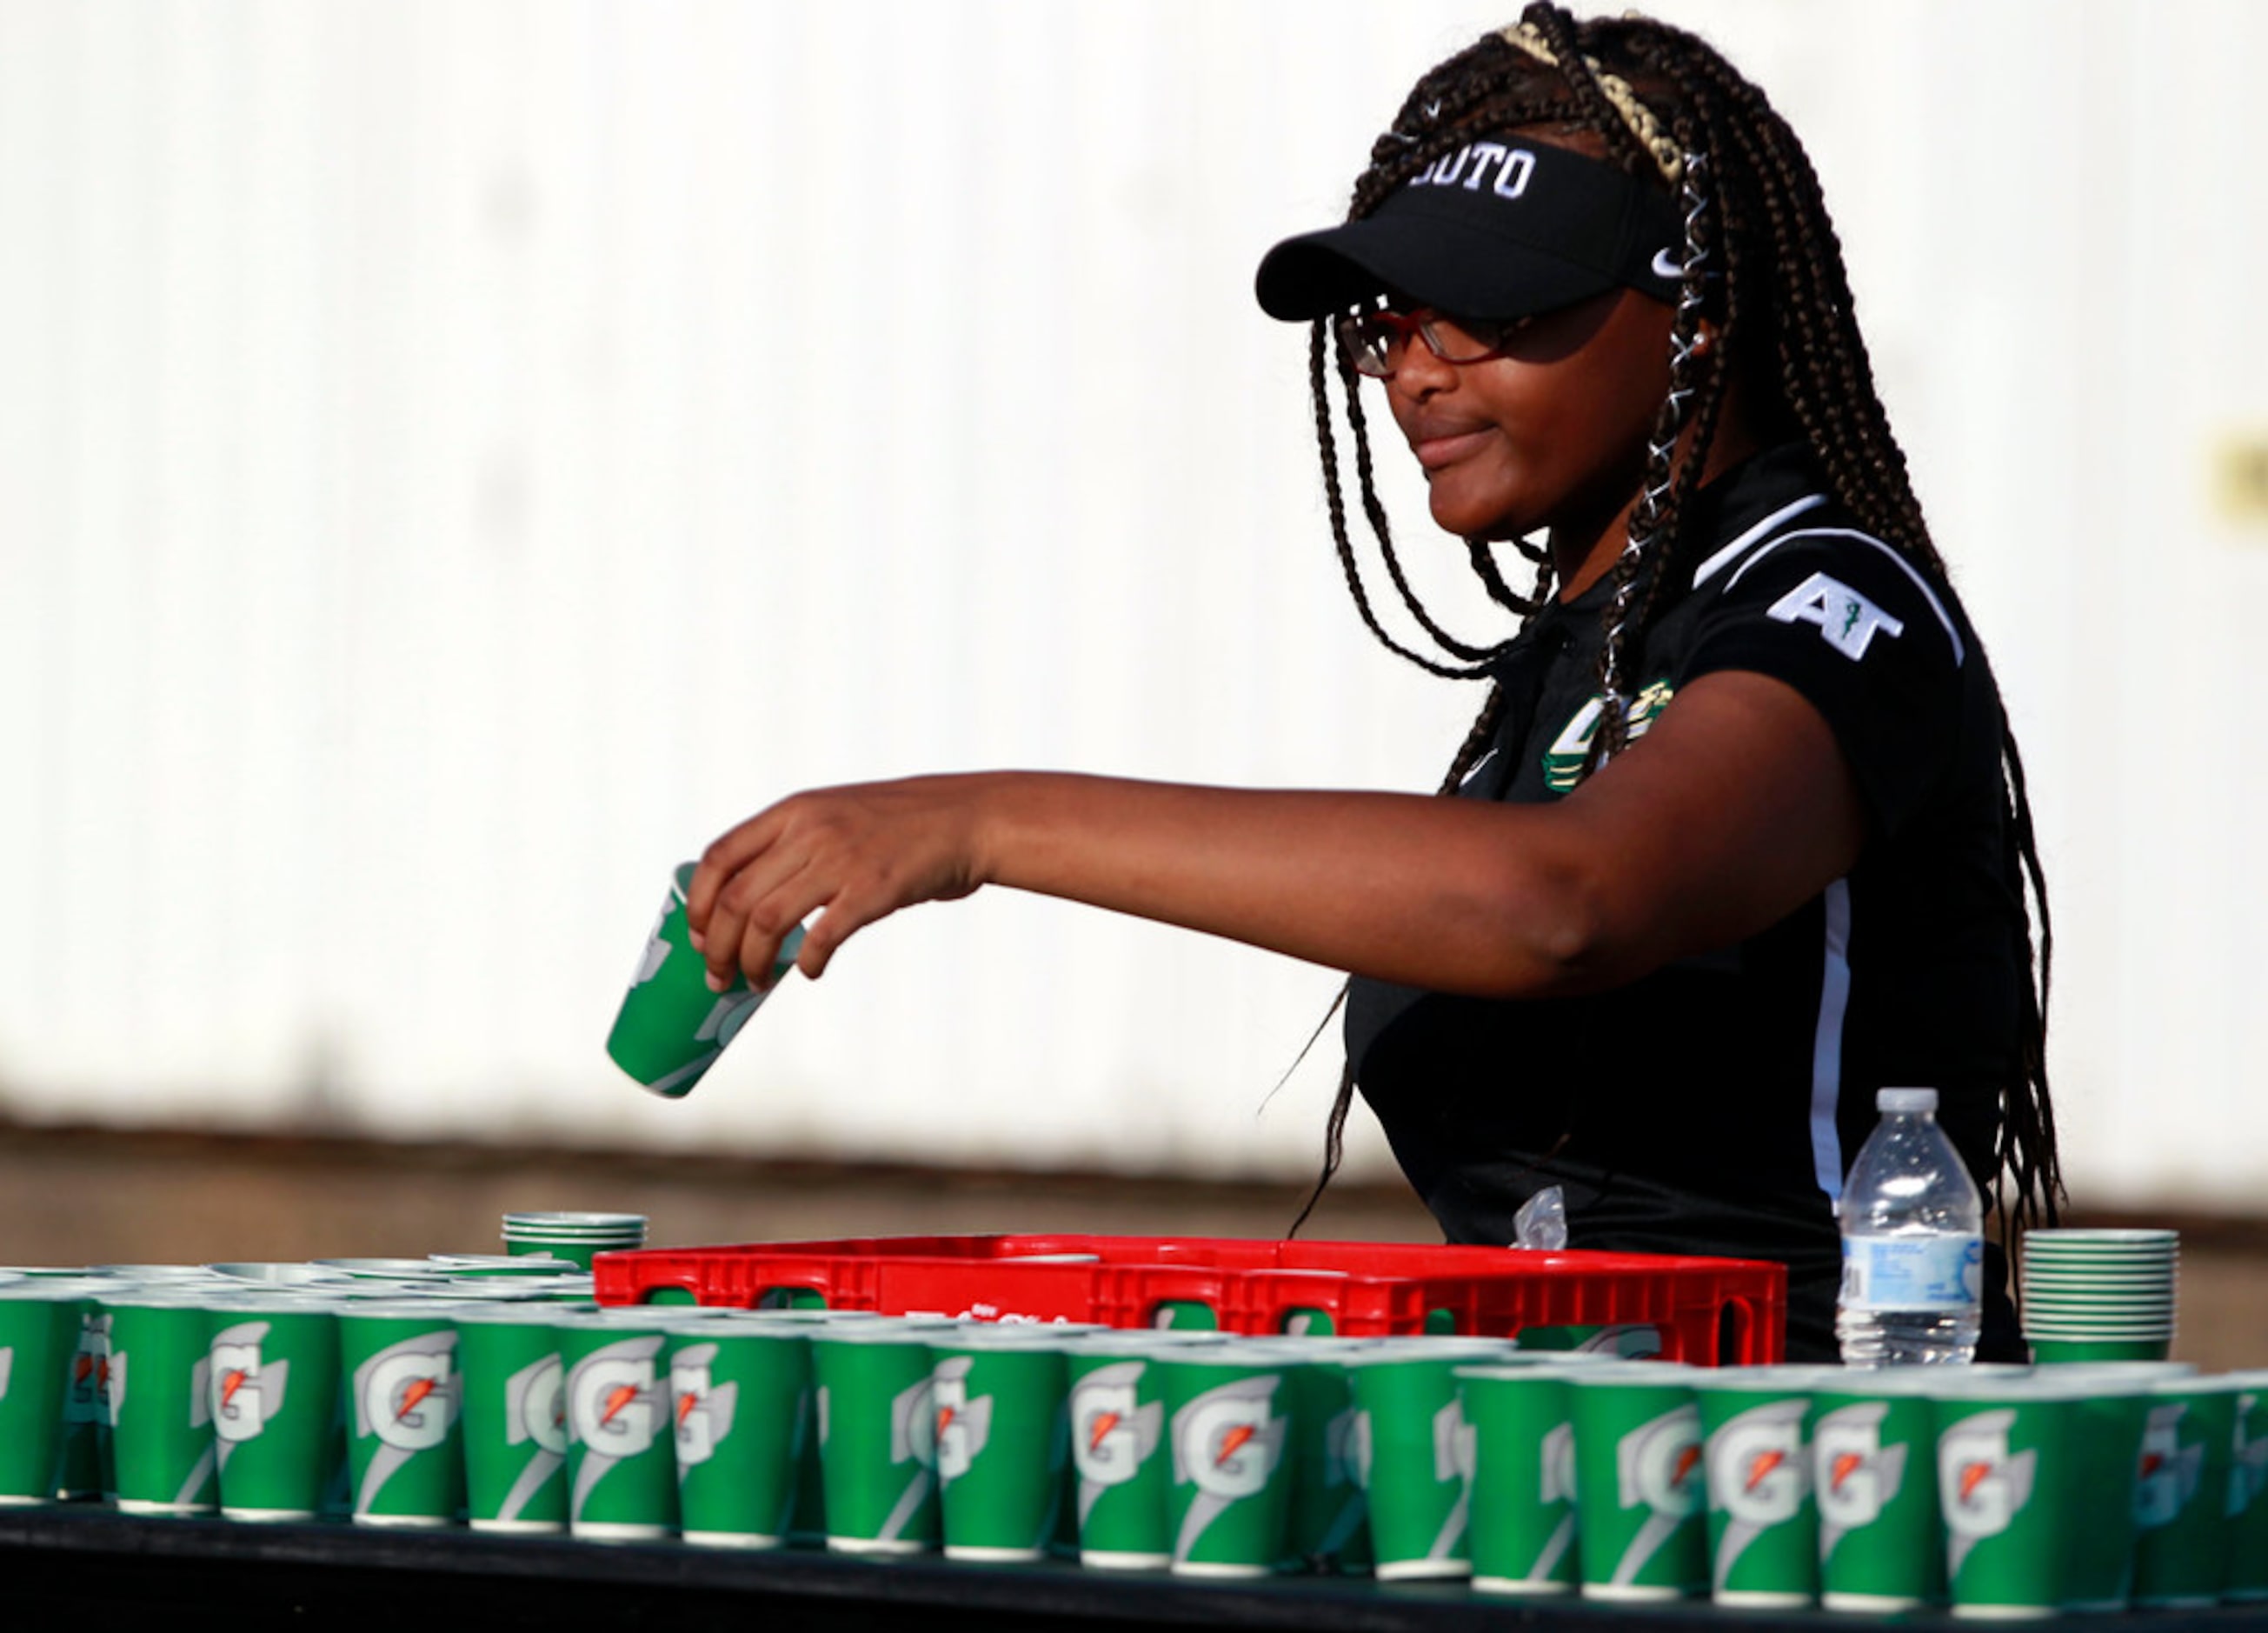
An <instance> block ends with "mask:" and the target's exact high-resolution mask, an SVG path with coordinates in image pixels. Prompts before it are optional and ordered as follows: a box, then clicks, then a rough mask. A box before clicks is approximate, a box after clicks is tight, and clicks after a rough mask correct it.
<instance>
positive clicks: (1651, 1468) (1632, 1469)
mask: <svg viewBox="0 0 2268 1633" xmlns="http://www.w3.org/2000/svg"><path fill="white" fill-rule="evenodd" d="M1700 1472H1701V1409H1700V1408H1698V1407H1696V1406H1691V1405H1687V1406H1682V1407H1677V1408H1673V1409H1672V1410H1670V1411H1668V1412H1665V1413H1663V1414H1662V1415H1661V1416H1660V1417H1657V1418H1655V1419H1654V1420H1653V1422H1650V1423H1643V1424H1640V1425H1639V1426H1638V1428H1636V1429H1633V1430H1631V1431H1630V1433H1628V1434H1626V1435H1624V1437H1622V1439H1621V1440H1620V1441H1619V1442H1617V1443H1616V1446H1615V1482H1616V1502H1617V1504H1619V1505H1620V1506H1621V1507H1623V1508H1624V1509H1636V1508H1641V1507H1642V1508H1645V1509H1646V1510H1648V1513H1647V1515H1646V1523H1645V1524H1644V1525H1643V1526H1639V1527H1638V1535H1636V1536H1635V1537H1633V1538H1631V1545H1630V1547H1629V1548H1625V1549H1624V1551H1623V1556H1622V1559H1621V1560H1620V1562H1618V1563H1616V1566H1615V1572H1614V1578H1613V1580H1614V1582H1615V1583H1616V1585H1628V1584H1629V1583H1631V1582H1633V1581H1635V1580H1637V1578H1638V1572H1640V1571H1641V1570H1645V1569H1646V1566H1647V1565H1648V1564H1649V1563H1651V1562H1652V1561H1653V1556H1654V1555H1656V1554H1658V1553H1660V1552H1661V1548H1662V1545H1663V1544H1664V1543H1666V1542H1668V1541H1669V1539H1670V1537H1671V1536H1672V1535H1674V1534H1675V1533H1676V1530H1677V1528H1678V1526H1682V1525H1683V1524H1684V1523H1685V1522H1686V1521H1687V1520H1688V1519H1690V1518H1691V1517H1692V1516H1693V1514H1694V1513H1695V1512H1696V1511H1697V1510H1698V1509H1699V1508H1700V1506H1701V1486H1702V1482H1701V1481H1700V1480H1697V1479H1695V1478H1694V1476H1695V1475H1696V1474H1699V1473H1700ZM1704 1477H1705V1476H1704Z"/></svg>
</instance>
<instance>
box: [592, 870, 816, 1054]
mask: <svg viewBox="0 0 2268 1633" xmlns="http://www.w3.org/2000/svg"><path fill="white" fill-rule="evenodd" d="M693 870H694V864H693V863H691V862H686V863H684V864H682V865H681V867H679V868H678V869H677V871H676V873H675V874H674V876H672V878H671V880H670V885H669V894H668V896H667V897H666V898H663V901H662V904H661V913H660V916H659V917H658V918H657V919H656V920H654V925H653V928H652V931H651V932H650V933H649V934H648V935H647V937H646V944H645V950H644V952H643V953H642V954H640V955H639V957H638V966H637V970H636V972H633V973H632V975H631V977H630V991H629V992H628V993H627V994H624V995H623V998H622V1009H621V1011H620V1013H618V1014H617V1015H616V1016H615V1028H614V1031H613V1032H612V1033H611V1034H609V1036H608V1038H607V1053H608V1054H610V1055H612V1056H613V1057H614V1060H615V1065H617V1066H619V1067H621V1068H622V1070H624V1071H625V1072H628V1073H629V1074H630V1075H631V1076H632V1077H634V1078H636V1079H637V1082H638V1083H641V1084H642V1085H644V1087H645V1088H646V1089H647V1090H651V1091H652V1093H655V1094H659V1095H666V1096H668V1097H671V1098H672V1099H675V1098H677V1097H681V1096H683V1095H687V1094H689V1093H691V1092H692V1090H693V1085H694V1084H696V1083H699V1082H700V1081H701V1077H702V1074H703V1073H704V1072H706V1071H707V1070H708V1069H709V1068H710V1067H711V1066H712V1065H714V1064H715V1063H716V1060H717V1057H718V1055H720V1054H722V1053H724V1052H725V1045H727V1044H729V1043H731V1042H732V1041H733V1038H735V1037H737V1036H739V1034H740V1028H741V1027H742V1026H744V1025H746V1024H747V1020H748V1017H749V1016H752V1015H754V1014H755V1012H756V1007H757V1006H758V1005H759V1004H761V1003H762V1002H763V1001H764V999H765V997H766V996H767V994H766V993H760V992H757V991H756V990H755V989H754V988H753V987H751V986H749V985H748V982H747V977H746V976H744V975H738V974H736V975H735V976H734V977H733V984H732V986H729V987H727V988H726V989H725V991H723V992H721V993H712V992H711V991H710V990H709V979H708V967H707V965H705V964H703V962H702V959H701V955H700V954H699V953H696V952H695V951H694V950H693V944H692V942H691V941H690V940H689V935H688V929H687V926H686V922H685V892H686V890H687V888H688V887H689V885H691V883H693ZM802 945H803V929H802V927H800V926H798V927H796V928H794V929H792V930H790V931H789V932H788V934H787V939H786V940H784V942H781V943H780V949H779V957H778V958H777V960H776V961H775V962H774V963H773V964H772V979H773V980H774V981H775V982H777V980H778V979H780V978H781V977H782V976H784V975H785V974H786V973H787V972H788V970H789V968H790V967H791V966H792V965H793V964H794V963H795V955H796V950H797V949H799V948H800V947H801V946H802Z"/></svg>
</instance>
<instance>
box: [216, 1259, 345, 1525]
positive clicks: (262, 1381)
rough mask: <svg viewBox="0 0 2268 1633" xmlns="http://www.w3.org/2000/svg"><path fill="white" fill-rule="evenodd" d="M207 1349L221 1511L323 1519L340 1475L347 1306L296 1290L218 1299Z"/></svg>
mask: <svg viewBox="0 0 2268 1633" xmlns="http://www.w3.org/2000/svg"><path fill="white" fill-rule="evenodd" d="M209 1313H210V1316H211V1326H210V1332H211V1336H210V1339H209V1340H208V1341H207V1345H206V1350H205V1358H206V1370H205V1387H206V1391H207V1394H208V1400H207V1406H206V1410H207V1413H208V1415H210V1418H211V1419H212V1427H213V1446H214V1463H215V1474H216V1477H217V1482H218V1484H219V1488H220V1511H221V1513H222V1514H223V1516H225V1518H230V1519H243V1520H255V1521H258V1520H304V1519H313V1518H316V1516H317V1515H318V1513H319V1512H320V1511H321V1508H322V1504H323V1499H324V1496H325V1495H326V1493H327V1492H328V1490H329V1489H330V1486H331V1484H332V1482H333V1481H334V1479H335V1477H336V1474H337V1472H338V1471H337V1467H336V1463H337V1456H338V1452H339V1451H340V1447H339V1445H338V1444H337V1440H336V1430H337V1427H338V1398H339V1323H338V1315H337V1307H336V1306H335V1304H331V1303H328V1302H327V1301H325V1300H323V1299H321V1298H320V1297H316V1298H310V1297H304V1296H300V1295H298V1294H296V1293H294V1292H292V1291H291V1290H288V1289H269V1288H254V1289H249V1290H247V1291H245V1292H241V1293H232V1294H229V1295H227V1296H225V1297H223V1298H220V1299H217V1300H216V1301H215V1302H214V1304H212V1305H211V1306H210V1311H209Z"/></svg>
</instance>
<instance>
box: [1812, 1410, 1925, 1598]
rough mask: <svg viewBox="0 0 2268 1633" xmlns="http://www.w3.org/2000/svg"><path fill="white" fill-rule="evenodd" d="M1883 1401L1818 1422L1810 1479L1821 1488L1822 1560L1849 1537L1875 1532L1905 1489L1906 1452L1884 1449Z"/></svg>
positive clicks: (1834, 1413)
mask: <svg viewBox="0 0 2268 1633" xmlns="http://www.w3.org/2000/svg"><path fill="white" fill-rule="evenodd" d="M1889 1410H1890V1408H1889V1402H1888V1401H1885V1400H1862V1401H1859V1403H1858V1404H1856V1405H1855V1406H1847V1407H1841V1408H1837V1409H1836V1410H1835V1411H1832V1412H1830V1413H1828V1414H1827V1415H1825V1416H1823V1417H1822V1418H1821V1419H1820V1420H1819V1426H1818V1428H1817V1429H1816V1430H1814V1431H1813V1435H1812V1456H1811V1464H1812V1474H1813V1478H1814V1479H1815V1481H1816V1482H1818V1488H1819V1557H1820V1558H1821V1559H1825V1558H1826V1557H1827V1556H1828V1555H1830V1554H1832V1553H1833V1552H1834V1551H1835V1545H1836V1544H1837V1543H1838V1542H1840V1541H1842V1540H1843V1535H1844V1533H1845V1532H1849V1531H1857V1530H1859V1528H1860V1527H1862V1526H1871V1525H1873V1524H1874V1521H1876V1520H1877V1519H1879V1518H1881V1514H1882V1509H1883V1507H1884V1506H1885V1505H1886V1504H1889V1503H1890V1502H1891V1501H1893V1500H1894V1499H1895V1498H1896V1496H1897V1495H1898V1491H1899V1489H1901V1488H1902V1487H1903V1486H1904V1484H1905V1474H1906V1448H1905V1446H1904V1445H1893V1446H1885V1445H1882V1419H1883V1418H1884V1417H1886V1416H1887V1415H1889Z"/></svg>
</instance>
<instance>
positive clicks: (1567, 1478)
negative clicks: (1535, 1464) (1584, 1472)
mask: <svg viewBox="0 0 2268 1633" xmlns="http://www.w3.org/2000/svg"><path fill="white" fill-rule="evenodd" d="M1538 1461H1539V1463H1540V1465H1541V1467H1540V1468H1539V1470H1538V1474H1539V1475H1540V1478H1541V1484H1540V1487H1539V1489H1538V1490H1537V1492H1536V1500H1537V1501H1538V1502H1541V1503H1572V1502H1573V1501H1574V1500H1575V1426H1574V1425H1573V1424H1572V1423H1561V1424H1558V1425H1557V1426H1556V1427H1555V1428H1553V1429H1551V1430H1549V1431H1547V1432H1546V1433H1545V1435H1544V1437H1543V1445H1542V1447H1541V1448H1540V1456H1539V1458H1538Z"/></svg>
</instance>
